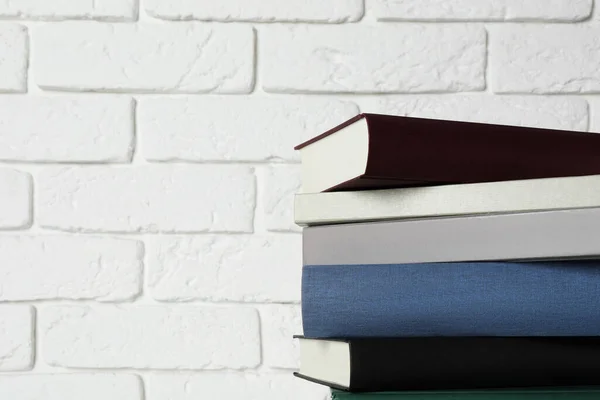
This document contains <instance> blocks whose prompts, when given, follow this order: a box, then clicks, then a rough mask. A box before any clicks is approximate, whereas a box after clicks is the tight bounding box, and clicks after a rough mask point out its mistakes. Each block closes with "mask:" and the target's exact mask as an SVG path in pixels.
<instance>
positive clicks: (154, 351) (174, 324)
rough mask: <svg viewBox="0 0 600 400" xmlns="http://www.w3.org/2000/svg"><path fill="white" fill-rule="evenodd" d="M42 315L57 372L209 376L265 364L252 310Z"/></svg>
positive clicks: (85, 310)
mask: <svg viewBox="0 0 600 400" xmlns="http://www.w3.org/2000/svg"><path fill="white" fill-rule="evenodd" d="M39 314H40V317H39V318H40V324H39V335H40V337H41V338H42V339H41V340H43V341H44V347H43V358H44V361H45V362H47V363H49V364H50V365H53V366H61V367H78V368H139V369H199V370H205V369H222V368H230V369H241V368H252V367H256V366H258V365H259V364H260V338H259V321H258V314H257V312H256V310H254V309H252V308H242V307H238V308H230V307H228V308H216V307H177V308H167V307H158V306H142V307H117V306H94V307H76V306H63V307H59V306H54V307H47V308H44V309H41V310H40V312H39Z"/></svg>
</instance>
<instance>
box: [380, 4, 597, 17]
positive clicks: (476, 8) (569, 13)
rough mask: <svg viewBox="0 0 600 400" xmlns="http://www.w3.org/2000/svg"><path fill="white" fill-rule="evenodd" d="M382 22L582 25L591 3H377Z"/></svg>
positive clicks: (588, 14) (589, 12) (589, 11)
mask: <svg viewBox="0 0 600 400" xmlns="http://www.w3.org/2000/svg"><path fill="white" fill-rule="evenodd" d="M373 7H374V11H375V15H376V16H377V18H378V19H379V20H380V21H444V20H450V21H452V20H458V21H461V20H469V21H472V20H479V21H537V20H539V21H581V20H584V19H586V18H588V17H589V16H590V15H591V12H592V0H528V1H523V0H478V1H476V2H473V1H472V0H421V1H414V0H376V1H375V2H374V4H373Z"/></svg>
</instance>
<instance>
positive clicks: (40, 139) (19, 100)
mask: <svg viewBox="0 0 600 400" xmlns="http://www.w3.org/2000/svg"><path fill="white" fill-rule="evenodd" d="M0 121H1V122H0V160H9V161H47V162H123V161H129V160H131V153H132V151H133V136H134V133H133V100H132V99H131V98H121V97H114V98H111V97H108V98H107V97H98V98H97V97H83V98H82V97H71V96H68V97H33V96H12V95H11V96H4V97H0Z"/></svg>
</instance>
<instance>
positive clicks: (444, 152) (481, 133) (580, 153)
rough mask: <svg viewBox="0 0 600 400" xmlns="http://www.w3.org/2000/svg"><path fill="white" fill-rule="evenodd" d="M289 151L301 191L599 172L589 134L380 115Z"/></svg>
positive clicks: (597, 147) (599, 150)
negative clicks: (297, 165)
mask: <svg viewBox="0 0 600 400" xmlns="http://www.w3.org/2000/svg"><path fill="white" fill-rule="evenodd" d="M295 149H297V150H300V154H301V158H302V191H303V192H309V193H310V192H321V191H340V190H363V189H381V188H393V187H404V186H429V185H438V184H448V183H474V182H491V181H504V180H517V179H533V178H545V177H560V176H578V175H593V174H600V163H599V162H598V161H599V154H600V136H598V135H596V134H593V133H587V132H571V131H561V130H552V129H539V128H528V127H517V126H507V125H493V124H483V123H472V122H459V121H445V120H436V119H424V118H412V117H401V116H392V115H380V114H359V115H357V116H356V117H354V118H352V119H350V120H348V121H346V122H344V123H342V124H340V125H339V126H337V127H335V128H333V129H331V130H329V131H327V132H325V133H323V134H322V135H319V136H317V137H315V138H313V139H311V140H309V141H307V142H305V143H302V144H300V145H298V146H296V147H295Z"/></svg>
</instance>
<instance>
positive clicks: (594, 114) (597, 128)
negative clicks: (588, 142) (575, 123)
mask: <svg viewBox="0 0 600 400" xmlns="http://www.w3.org/2000/svg"><path fill="white" fill-rule="evenodd" d="M589 107H590V124H589V131H590V132H600V115H599V114H600V99H597V98H595V97H591V98H589Z"/></svg>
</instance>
